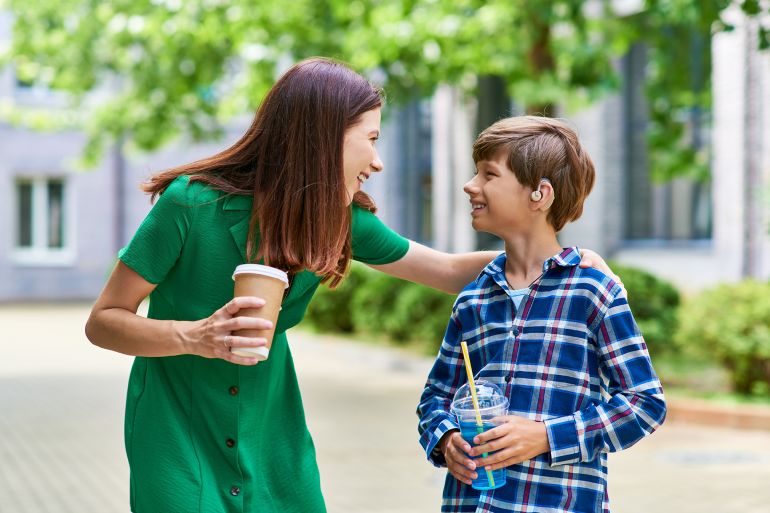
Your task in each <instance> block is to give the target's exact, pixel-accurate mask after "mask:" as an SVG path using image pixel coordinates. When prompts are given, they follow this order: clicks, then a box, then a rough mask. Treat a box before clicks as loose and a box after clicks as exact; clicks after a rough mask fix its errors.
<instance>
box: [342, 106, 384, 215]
mask: <svg viewBox="0 0 770 513" xmlns="http://www.w3.org/2000/svg"><path fill="white" fill-rule="evenodd" d="M381 116H382V112H381V109H379V108H377V109H372V110H370V111H367V112H364V113H363V114H361V117H360V119H359V120H358V123H356V124H355V125H353V126H351V127H350V128H348V129H347V130H346V131H345V139H344V142H343V147H342V168H343V173H344V179H345V189H346V190H347V198H348V199H347V204H348V205H349V204H350V203H351V202H352V201H353V196H354V195H355V193H356V192H358V191H360V190H361V185H362V184H363V183H364V182H366V180H368V179H369V176H371V174H372V173H373V172H379V171H382V168H383V165H382V161H381V160H380V156H379V154H378V153H377V148H376V147H375V142H376V141H377V139H378V138H379V137H380V120H381Z"/></svg>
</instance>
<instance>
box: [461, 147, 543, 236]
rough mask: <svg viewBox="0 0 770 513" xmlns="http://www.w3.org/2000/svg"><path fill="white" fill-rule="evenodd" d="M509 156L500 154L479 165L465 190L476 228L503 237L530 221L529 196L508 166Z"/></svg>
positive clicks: (528, 189) (480, 162)
mask: <svg viewBox="0 0 770 513" xmlns="http://www.w3.org/2000/svg"><path fill="white" fill-rule="evenodd" d="M507 160H508V159H507V154H506V152H505V151H499V152H498V153H497V154H495V156H494V157H493V158H492V159H491V160H480V161H478V162H477V163H476V174H475V175H474V176H473V178H472V179H471V180H470V181H469V182H468V183H466V184H465V186H464V187H463V190H464V191H465V193H466V194H468V196H469V197H470V202H471V208H472V210H471V217H472V219H473V220H472V224H473V229H474V230H477V231H481V232H488V233H492V234H494V235H498V236H502V235H503V233H502V232H508V233H510V231H511V230H515V231H518V229H519V228H524V227H525V226H526V225H527V223H529V222H530V220H531V217H532V216H531V212H532V210H531V208H530V205H529V203H530V202H529V195H530V193H531V192H532V190H531V189H530V188H529V187H526V186H524V185H522V184H521V183H520V182H519V180H518V179H517V178H516V175H515V174H514V173H513V171H511V169H510V168H509V167H508V162H507Z"/></svg>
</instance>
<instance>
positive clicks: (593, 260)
mask: <svg viewBox="0 0 770 513" xmlns="http://www.w3.org/2000/svg"><path fill="white" fill-rule="evenodd" d="M580 267H583V268H586V267H593V268H594V269H598V270H599V271H601V272H603V273H604V274H606V275H607V276H609V277H610V278H612V280H613V281H614V282H615V283H617V284H618V285H620V288H621V289H623V292H624V293H625V292H626V287H624V286H623V281H622V280H621V279H620V276H618V275H617V274H615V273H614V272H612V269H610V266H608V265H607V262H605V261H604V259H603V258H602V257H601V255H599V253H597V252H596V251H593V250H590V249H581V250H580Z"/></svg>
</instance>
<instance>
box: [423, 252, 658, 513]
mask: <svg viewBox="0 0 770 513" xmlns="http://www.w3.org/2000/svg"><path fill="white" fill-rule="evenodd" d="M505 259H506V257H505V253H503V254H501V255H500V256H498V257H497V258H496V259H495V260H493V261H492V262H491V263H490V264H489V265H487V267H486V268H485V269H484V270H483V271H482V272H481V274H480V275H479V277H478V278H477V279H476V281H474V282H472V283H470V284H469V285H468V286H466V287H465V289H463V291H462V292H461V293H460V295H459V296H458V297H457V300H456V301H455V304H454V307H453V308H452V316H451V319H450V321H449V326H448V327H447V331H446V335H445V336H444V341H443V343H442V345H441V349H440V350H439V355H438V358H437V359H436V363H435V364H434V365H433V369H432V370H431V372H430V375H429V376H428V381H427V383H426V385H425V390H424V391H423V394H422V397H421V399H420V405H419V406H418V408H417V414H418V416H419V418H420V421H419V428H418V429H419V433H420V444H421V445H422V446H423V448H424V449H425V452H426V453H427V455H428V459H429V460H430V461H431V462H432V463H433V464H434V465H436V466H445V465H446V462H445V461H444V457H443V455H442V454H440V452H438V451H434V448H435V447H436V444H437V443H438V442H439V440H440V439H441V437H442V436H444V434H445V433H446V432H447V431H449V430H453V429H458V425H457V422H456V420H455V419H454V418H453V416H452V415H450V413H449V406H450V403H451V401H452V397H453V396H454V393H455V391H456V390H457V389H458V388H459V387H460V386H461V385H463V384H464V383H465V382H466V374H465V368H464V363H463V359H462V351H461V349H460V342H461V341H462V340H465V341H466V342H467V343H468V350H469V354H470V359H471V364H472V365H473V369H474V372H475V373H476V376H477V377H478V378H482V379H485V380H487V381H491V382H493V383H495V384H497V385H499V386H500V387H501V389H502V390H503V391H504V392H505V394H506V396H507V397H508V398H509V400H510V406H509V412H508V413H509V414H510V415H519V416H521V417H526V418H528V419H532V420H536V421H542V422H544V423H545V426H546V430H547V433H548V441H549V444H550V452H548V453H545V454H541V455H539V456H537V457H535V458H533V459H531V460H527V461H523V462H521V463H519V464H516V465H512V466H510V467H508V468H507V469H506V472H507V477H508V480H507V483H506V485H505V486H503V487H501V488H498V489H497V490H491V491H488V492H479V491H477V490H474V489H473V488H471V487H470V486H468V485H465V484H463V483H461V482H459V481H457V480H456V479H455V478H454V477H453V476H452V475H451V474H449V473H447V478H446V482H445V484H444V496H443V501H442V506H441V511H442V512H476V513H480V512H503V511H505V512H509V511H530V512H537V513H543V512H591V513H593V512H597V511H605V512H606V511H609V500H608V496H607V453H608V452H613V451H619V450H621V449H625V448H626V447H630V446H631V445H633V444H634V443H636V442H637V441H639V440H640V439H641V438H642V437H644V436H646V435H648V434H650V433H652V432H653V431H654V430H655V429H656V428H657V427H658V426H660V425H661V423H662V422H663V419H664V418H665V416H666V406H665V402H664V399H663V390H662V388H661V385H660V381H659V380H658V377H657V376H656V375H655V371H654V370H653V368H652V364H651V362H650V356H649V353H648V352H647V346H646V345H645V343H644V340H643V339H642V335H641V333H640V332H639V328H638V327H637V325H636V322H635V321H634V318H633V316H632V315H631V310H630V309H629V308H628V302H627V301H626V298H625V295H624V294H622V290H621V288H620V287H619V286H618V285H617V284H616V283H615V282H614V281H612V280H611V279H610V278H608V277H607V276H606V275H604V274H603V273H602V272H600V271H597V270H596V269H582V268H580V267H579V266H578V264H579V263H580V254H579V253H578V250H577V248H567V249H565V250H563V251H562V252H561V253H560V254H558V255H555V256H554V257H552V258H550V259H548V260H547V261H546V262H545V263H544V265H543V275H542V276H541V277H540V278H539V279H538V280H536V281H535V283H533V284H532V286H531V288H530V293H529V296H528V297H527V298H525V300H524V302H522V304H521V308H520V311H517V309H516V307H515V305H514V303H513V301H512V299H511V296H510V293H511V288H510V287H509V286H508V283H507V282H506V279H505V272H504V269H505Z"/></svg>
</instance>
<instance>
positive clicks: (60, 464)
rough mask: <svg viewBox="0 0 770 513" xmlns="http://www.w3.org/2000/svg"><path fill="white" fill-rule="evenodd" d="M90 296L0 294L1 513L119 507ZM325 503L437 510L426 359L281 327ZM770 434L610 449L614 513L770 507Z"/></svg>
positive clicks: (121, 489) (117, 424)
mask: <svg viewBox="0 0 770 513" xmlns="http://www.w3.org/2000/svg"><path fill="white" fill-rule="evenodd" d="M87 315H88V306H87V305H82V304H70V305H31V306H29V305H19V306H12V305H10V306H9V305H0V326H2V327H3V335H2V338H0V354H1V355H2V356H0V512H1V513H47V512H50V513H68V512H72V513H120V512H127V511H128V469H127V465H126V462H125V454H124V452H123V435H122V415H123V400H124V393H125V387H126V379H127V375H128V370H129V367H130V362H131V358H129V357H125V356H121V355H119V354H116V353H110V352H108V351H103V350H100V349H97V348H94V347H92V346H91V345H90V344H88V342H87V341H86V340H85V337H84V335H83V324H84V323H85V319H86V317H87ZM289 338H290V340H291V344H292V350H293V352H294V355H295V360H296V365H297V370H298V374H299V376H300V385H301V386H302V389H303V394H304V401H305V406H306V410H307V416H308V422H309V424H310V428H311V431H312V433H313V435H314V439H315V442H316V448H317V450H318V459H319V465H320V467H321V478H322V485H323V487H324V491H325V495H326V499H327V503H328V507H329V512H330V513H368V512H372V513H396V512H398V513H418V512H419V513H423V512H429V511H437V510H438V501H439V496H440V493H441V486H442V482H443V475H444V473H443V472H442V471H440V470H437V469H433V468H432V467H431V466H430V465H429V464H428V463H427V462H425V461H424V457H423V456H422V454H421V453H420V450H419V446H418V444H417V435H416V427H415V422H416V417H415V415H414V408H415V406H416V403H417V399H418V397H419V394H420V391H421V388H422V384H423V381H424V379H425V376H426V374H427V372H428V369H429V368H430V365H431V360H430V359H427V358H419V357H415V356H413V355H410V354H406V353H402V352H399V351H395V350H391V349H386V348H380V347H374V346H370V345H366V344H361V343H355V342H350V341H345V340H339V339H336V338H332V337H319V336H315V335H310V334H307V333H295V332H292V333H290V337H289ZM767 483H770V433H769V432H764V431H735V430H730V429H717V428H707V427H701V426H688V425H685V424H676V423H667V424H666V425H665V426H664V427H663V428H662V429H661V430H660V431H659V432H658V433H656V434H654V435H653V436H652V437H651V438H649V439H646V440H643V441H642V442H641V443H640V444H639V445H637V446H636V447H633V448H632V449H630V450H628V451H625V452H622V453H620V454H613V455H611V456H610V497H611V501H612V505H613V511H615V512H617V513H649V512H655V513H683V512H684V513H687V512H698V513H730V512H741V513H760V512H761V513H767V512H768V511H770V487H769V486H767Z"/></svg>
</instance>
